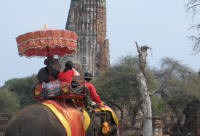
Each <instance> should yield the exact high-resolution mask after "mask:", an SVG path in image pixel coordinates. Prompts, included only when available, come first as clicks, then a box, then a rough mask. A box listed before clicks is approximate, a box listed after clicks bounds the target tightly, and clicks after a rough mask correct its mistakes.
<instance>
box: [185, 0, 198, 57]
mask: <svg viewBox="0 0 200 136" xmlns="http://www.w3.org/2000/svg"><path fill="white" fill-rule="evenodd" d="M186 9H187V11H188V12H189V13H190V14H191V15H192V18H193V19H195V18H196V17H197V18H198V17H199V15H200V0H187V4H186ZM193 22H195V23H194V24H193V25H192V28H193V29H196V31H197V34H195V35H192V36H190V38H191V40H192V41H193V42H194V44H193V51H194V52H195V53H199V52H200V33H199V30H200V23H198V22H196V21H194V20H193Z"/></svg>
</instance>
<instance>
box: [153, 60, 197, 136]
mask: <svg viewBox="0 0 200 136" xmlns="http://www.w3.org/2000/svg"><path fill="white" fill-rule="evenodd" d="M172 64H176V67H175V69H174V71H173V73H172V77H171V79H170V80H168V82H167V84H166V87H165V88H164V90H163V91H162V92H161V93H160V94H161V98H162V99H163V100H164V101H165V102H166V103H167V104H168V106H169V107H170V109H171V110H172V111H173V112H174V114H175V116H176V119H177V123H176V127H177V132H176V133H177V134H179V135H183V133H184V129H183V124H182V120H183V119H184V117H185V115H184V113H183V111H184V109H185V108H186V106H187V105H188V104H189V103H191V102H192V101H193V100H196V99H199V98H200V90H199V88H200V78H199V75H198V73H195V72H194V71H193V70H192V69H190V68H189V67H187V66H184V65H182V64H180V63H179V62H177V61H176V60H173V59H171V58H165V59H163V60H162V69H161V70H160V71H157V74H155V75H156V77H157V78H159V79H158V80H160V78H162V76H163V75H165V74H166V72H165V68H168V67H171V65H172Z"/></svg>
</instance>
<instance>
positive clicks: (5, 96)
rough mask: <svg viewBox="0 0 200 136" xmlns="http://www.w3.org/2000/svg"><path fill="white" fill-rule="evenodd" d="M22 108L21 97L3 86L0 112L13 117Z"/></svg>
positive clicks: (0, 94) (0, 95) (0, 92)
mask: <svg viewBox="0 0 200 136" xmlns="http://www.w3.org/2000/svg"><path fill="white" fill-rule="evenodd" d="M19 109H20V104H19V99H18V97H17V96H16V95H15V93H13V92H11V91H9V90H8V88H6V87H3V88H1V89H0V114H6V115H7V116H8V117H12V116H13V115H14V114H15V113H16V112H17V111H18V110H19Z"/></svg>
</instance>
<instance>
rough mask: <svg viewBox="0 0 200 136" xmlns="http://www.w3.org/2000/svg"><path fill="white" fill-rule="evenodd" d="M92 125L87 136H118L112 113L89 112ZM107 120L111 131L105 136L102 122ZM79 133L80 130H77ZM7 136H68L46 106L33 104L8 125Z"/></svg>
mask: <svg viewBox="0 0 200 136" xmlns="http://www.w3.org/2000/svg"><path fill="white" fill-rule="evenodd" d="M89 115H90V118H91V123H90V125H89V127H88V129H87V131H86V134H85V135H86V136H116V135H117V126H116V124H115V122H114V120H113V118H112V115H111V113H110V112H89ZM105 118H106V120H107V122H108V123H109V125H110V130H109V132H108V133H107V134H105V135H103V134H102V132H101V128H102V122H103V120H104V119H105ZM77 131H78V130H77ZM5 135H6V136H66V135H67V134H66V131H65V128H64V127H63V126H62V124H61V123H60V122H59V120H58V119H57V117H56V116H55V115H54V113H53V112H52V111H51V110H50V109H49V108H48V107H46V106H45V105H42V104H33V105H29V106H27V107H25V108H23V109H22V110H21V111H20V112H19V113H17V114H16V115H15V116H14V117H13V118H12V119H11V120H10V121H9V123H8V127H7V130H6V132H5Z"/></svg>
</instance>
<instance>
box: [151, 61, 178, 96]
mask: <svg viewBox="0 0 200 136" xmlns="http://www.w3.org/2000/svg"><path fill="white" fill-rule="evenodd" d="M174 68H175V64H173V66H172V68H171V70H170V71H169V73H168V74H167V76H166V77H165V79H164V80H163V82H162V83H161V84H160V86H159V87H157V88H156V89H155V90H153V91H152V92H149V95H151V96H152V95H154V94H155V93H157V92H159V91H161V90H163V88H164V87H165V85H166V82H167V80H168V79H169V77H170V75H171V73H172V71H173V70H174Z"/></svg>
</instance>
